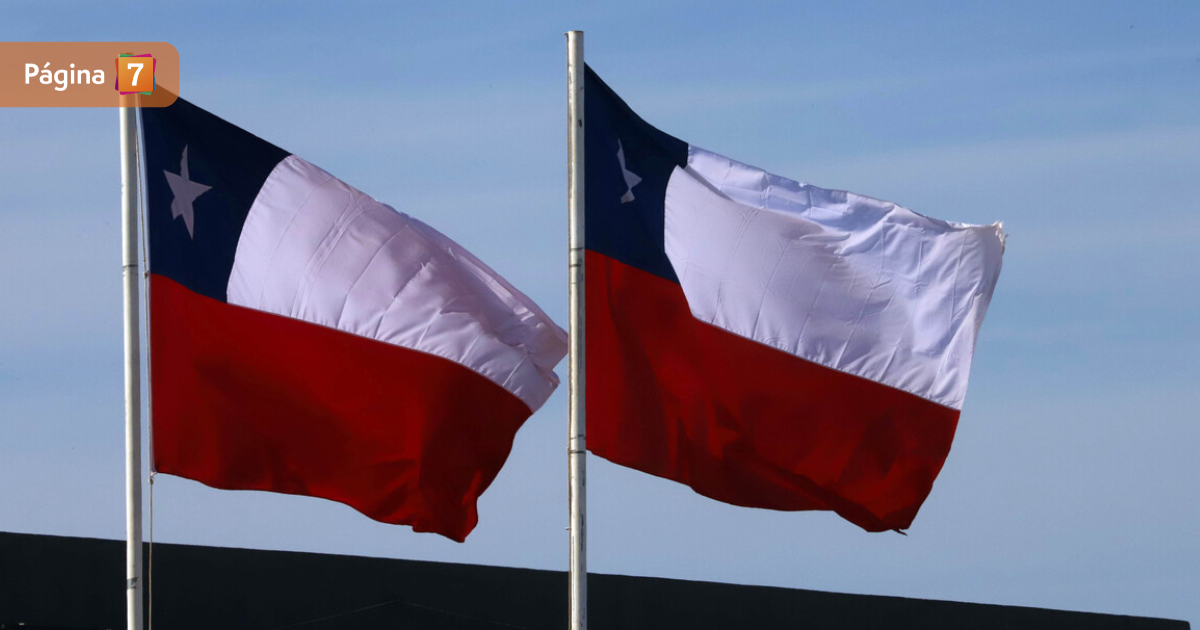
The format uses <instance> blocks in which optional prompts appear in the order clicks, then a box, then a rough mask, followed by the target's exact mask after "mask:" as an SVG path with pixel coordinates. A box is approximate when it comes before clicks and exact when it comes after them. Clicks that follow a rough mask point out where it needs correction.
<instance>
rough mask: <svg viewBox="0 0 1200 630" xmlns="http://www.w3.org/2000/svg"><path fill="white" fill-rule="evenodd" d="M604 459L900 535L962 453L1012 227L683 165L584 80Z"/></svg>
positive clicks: (726, 167) (688, 155)
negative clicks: (963, 418)
mask: <svg viewBox="0 0 1200 630" xmlns="http://www.w3.org/2000/svg"><path fill="white" fill-rule="evenodd" d="M584 92H585V97H584V101H585V102H584V105H585V107H584V111H585V114H586V117H587V122H586V125H585V126H586V130H585V134H586V137H585V149H586V157H585V159H586V173H585V195H586V199H585V201H586V208H587V213H586V219H585V221H586V223H585V228H586V235H587V239H586V250H587V251H586V259H585V265H586V270H587V271H586V297H585V302H586V314H587V315H586V316H587V329H586V344H587V392H588V395H587V423H588V436H587V441H588V447H589V449H590V450H591V451H592V452H594V453H596V454H597V455H600V456H601V457H604V458H606V459H608V460H610V461H612V462H615V463H617V464H621V465H624V466H629V467H631V468H635V469H638V470H641V471H644V472H647V473H650V474H653V475H657V476H659V477H664V478H667V479H672V480H674V481H678V482H680V483H683V484H686V485H688V486H690V487H691V488H692V489H694V490H695V491H696V492H698V493H700V494H703V495H705V496H708V497H712V498H714V499H717V500H720V501H725V502H728V503H733V504H736V505H744V506H751V507H759V508H771V509H776V510H833V511H835V512H837V513H838V514H840V515H841V516H842V517H844V518H846V519H847V520H849V521H851V522H853V523H854V524H856V525H858V526H860V527H862V528H863V529H866V530H868V531H884V530H891V529H897V530H899V529H905V528H907V527H909V525H911V524H912V521H913V518H914V517H915V516H916V514H917V510H918V509H919V508H920V506H921V503H922V502H923V501H924V500H925V497H926V496H927V495H928V494H929V491H930V489H931V487H932V485H933V481H934V479H935V478H936V477H937V474H938V472H939V471H940V470H941V468H942V464H943V463H944V462H945V460H946V456H947V454H948V453H949V451H950V443H951V440H952V439H953V437H954V430H955V427H956V425H957V423H958V417H959V411H960V410H961V409H962V404H963V397H964V395H965V394H966V389H967V376H968V373H969V372H970V367H971V354H972V351H973V350H974V346H975V338H976V335H977V333H978V331H979V326H980V324H981V323H982V321H983V316H984V313H985V312H986V311H987V307H988V302H989V301H990V300H991V297H992V290H993V288H994V287H995V285H996V280H997V278H998V277H999V274H1000V264H1001V255H1002V253H1003V250H1004V236H1003V233H1002V232H1001V226H1000V224H998V223H997V224H995V225H987V226H977V225H964V224H961V223H952V222H948V221H940V220H937V219H931V218H928V217H924V216H921V215H919V214H916V213H915V212H912V211H910V210H908V209H906V208H902V207H900V206H897V205H895V204H893V203H889V202H886V201H880V200H878V199H872V198H869V197H864V196H861V195H856V194H853V193H848V192H844V191H837V190H825V189H822V188H817V187H815V186H811V185H808V184H802V183H798V182H795V181H792V180H789V179H784V178H782V177H779V176H776V175H772V174H770V173H767V172H764V171H762V170H760V169H757V168H754V167H752V166H748V165H746V164H742V163H740V162H736V161H734V160H730V159H729V158H725V157H722V156H720V155H717V154H715V153H711V152H709V151H705V150H704V149H700V148H698V147H695V146H691V145H688V144H686V143H684V142H682V141H680V140H678V139H676V138H673V137H671V136H669V135H667V134H665V133H663V132H661V131H659V130H657V129H655V128H654V127H651V126H650V125H648V124H647V123H646V122H645V121H643V120H642V119H641V118H639V117H638V116H637V114H635V113H634V112H633V111H632V110H631V109H630V108H629V107H628V106H627V105H626V104H625V103H624V102H623V101H622V100H621V99H620V98H619V97H618V96H617V95H616V94H615V93H614V92H613V91H612V90H611V89H610V88H609V87H608V86H607V85H605V84H604V82H603V81H601V80H600V79H599V77H597V76H596V74H595V73H594V72H592V71H591V69H588V70H587V71H586V78H585V86H584Z"/></svg>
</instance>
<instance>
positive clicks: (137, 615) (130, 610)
mask: <svg viewBox="0 0 1200 630" xmlns="http://www.w3.org/2000/svg"><path fill="white" fill-rule="evenodd" d="M118 111H119V112H120V116H121V229H122V235H121V246H122V254H121V273H122V275H123V276H124V285H125V538H126V547H125V577H126V583H125V588H126V591H125V600H126V601H125V603H126V619H127V620H128V628H129V630H141V629H142V587H143V584H142V477H141V475H142V381H141V348H140V343H139V342H140V339H139V326H138V264H137V242H138V239H137V152H136V149H137V108H135V107H120V108H118Z"/></svg>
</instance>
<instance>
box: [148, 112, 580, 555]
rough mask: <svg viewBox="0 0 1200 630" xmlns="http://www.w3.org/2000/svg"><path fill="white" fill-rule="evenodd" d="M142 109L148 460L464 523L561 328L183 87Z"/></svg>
mask: <svg viewBox="0 0 1200 630" xmlns="http://www.w3.org/2000/svg"><path fill="white" fill-rule="evenodd" d="M141 116H142V129H143V137H144V143H145V147H146V188H147V201H146V212H147V234H148V239H149V242H150V278H149V283H150V323H149V330H150V347H151V363H150V366H151V374H150V379H151V387H152V389H153V397H152V423H153V427H152V428H153V465H154V468H155V470H156V471H157V472H163V473H169V474H174V475H178V476H181V477H187V478H189V479H194V480H196V481H200V482H202V483H205V484H207V485H209V486H213V487H216V488H224V489H243V490H266V491H272V492H282V493H288V494H299V495H308V496H315V497H321V498H326V499H331V500H334V501H340V502H342V503H345V504H347V505H350V506H351V507H353V508H355V509H357V510H359V511H360V512H362V513H363V514H365V515H367V516H369V517H371V518H373V519H376V520H379V521H383V522H388V523H398V524H406V525H411V526H412V527H413V529H415V530H416V531H428V532H436V533H439V534H442V535H444V536H446V537H448V538H451V539H454V540H458V541H461V540H463V539H465V537H466V536H467V534H468V533H470V531H471V530H472V528H474V526H475V524H476V522H477V520H478V516H477V512H476V501H477V499H478V498H479V496H480V495H481V494H482V493H483V492H484V490H486V489H487V487H488V485H489V484H490V483H491V482H492V480H493V479H494V478H495V476H496V475H497V473H498V472H499V470H500V468H501V467H502V466H503V464H504V462H505V460H506V459H507V457H508V453H509V451H510V450H511V447H512V443H513V439H514V437H515V435H516V432H517V430H518V429H519V428H520V427H521V425H522V424H523V423H524V421H525V420H526V419H527V418H528V417H529V416H530V415H531V414H532V413H533V412H534V411H536V410H537V409H538V408H539V407H541V406H542V404H543V403H545V401H546V399H547V398H548V397H549V396H550V394H551V393H552V392H553V391H554V389H555V387H556V386H557V385H558V378H557V376H556V375H555V374H554V371H553V368H554V366H555V365H556V364H557V363H558V362H559V361H560V360H561V359H562V357H563V356H564V355H565V353H566V334H565V333H564V332H563V331H562V330H561V329H560V328H559V327H558V326H556V325H555V324H554V322H553V321H551V320H550V318H549V317H548V316H547V315H546V314H545V313H543V312H542V310H541V309H540V308H538V306H537V305H536V304H534V303H533V301H532V300H530V299H529V298H528V297H526V296H525V295H524V294H522V293H521V292H520V291H518V290H517V289H516V288H514V287H513V286H512V285H511V284H509V283H508V282H507V281H505V280H504V279H503V278H502V277H500V276H499V275H498V274H497V273H496V272H494V271H493V270H492V269H491V268H489V267H488V266H487V265H486V264H484V263H483V262H482V261H480V260H479V259H478V258H476V257H475V256H473V255H471V253H470V252H468V251H466V250H465V249H464V248H462V247H461V246H460V245H458V244H457V243H455V242H454V241H452V240H451V239H449V238H448V237H446V236H445V235H443V234H441V233H440V232H438V231H437V230H435V229H433V228H432V227H430V226H429V225H426V224H425V223H422V222H421V221H419V220H417V219H415V218H413V217H410V216H408V215H406V214H404V213H401V212H397V211H396V210H394V209H393V208H391V207H389V206H386V205H384V204H382V203H380V202H378V201H376V200H375V199H373V198H371V197H370V196H368V195H366V194H364V193H362V192H360V191H358V190H356V189H355V188H353V187H351V186H349V185H347V184H345V183H344V182H342V181H340V180H338V179H337V178H335V177H333V176H332V175H330V174H329V173H327V172H325V171H323V170H321V169H320V168H318V167H316V166H314V165H313V164H311V163H309V162H307V161H305V160H304V159H302V158H300V157H298V156H295V155H291V154H289V153H288V152H286V151H284V150H282V149H279V148H278V147H276V146H274V145H272V144H270V143H268V142H266V141H264V140H262V139H260V138H257V137H255V136H254V135H252V134H250V133H249V132H246V131H244V130H242V129H239V128H238V127H236V126H234V125H232V124H230V123H228V122H226V121H224V120H221V119H220V118H218V117H216V116H214V115H212V114H210V113H208V112H206V111H204V110H202V109H200V108H198V107H196V106H194V105H192V104H191V103H188V102H187V101H185V100H183V99H179V100H177V101H176V103H175V104H174V105H172V106H170V107H166V108H159V109H144V110H142V111H141Z"/></svg>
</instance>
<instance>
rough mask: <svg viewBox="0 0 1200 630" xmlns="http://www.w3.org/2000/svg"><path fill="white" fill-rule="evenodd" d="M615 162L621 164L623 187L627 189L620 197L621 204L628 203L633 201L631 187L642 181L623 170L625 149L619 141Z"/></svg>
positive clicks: (625, 169) (630, 172) (628, 171)
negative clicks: (623, 179)
mask: <svg viewBox="0 0 1200 630" xmlns="http://www.w3.org/2000/svg"><path fill="white" fill-rule="evenodd" d="M617 162H619V163H620V164H621V175H623V176H624V177H625V185H626V186H628V187H629V189H628V190H626V191H625V194H624V195H621V203H629V202H630V201H633V187H634V186H637V185H638V182H640V181H642V178H641V177H638V176H637V175H636V174H635V173H633V172H632V171H630V170H629V169H627V168H625V147H622V146H621V141H620V140H617Z"/></svg>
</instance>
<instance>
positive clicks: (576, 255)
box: [567, 31, 587, 630]
mask: <svg viewBox="0 0 1200 630" xmlns="http://www.w3.org/2000/svg"><path fill="white" fill-rule="evenodd" d="M583 132H584V129H583V31H569V32H568V33H567V226H568V230H569V231H570V242H569V243H570V244H569V247H570V250H569V255H568V264H569V267H570V285H571V288H570V298H569V300H570V303H569V308H570V315H569V317H570V320H571V334H570V340H569V342H568V344H569V345H568V348H569V350H570V357H571V358H570V362H569V366H570V367H569V368H568V369H569V370H570V375H569V377H568V379H567V380H568V385H567V389H568V393H569V399H568V403H567V416H568V420H567V433H568V444H567V465H568V468H569V469H570V472H569V475H570V483H571V490H570V510H571V526H570V531H571V569H570V579H569V582H570V587H569V590H570V623H571V626H570V628H571V630H586V629H587V509H586V506H587V502H586V489H587V484H586V482H585V480H584V477H585V473H586V472H587V467H586V465H585V464H586V461H585V459H584V458H585V456H586V455H587V441H586V439H585V435H586V428H587V422H586V416H585V407H584V400H585V398H584V383H585V381H584V343H583V323H584V291H583V289H584V284H583V255H584V254H583V212H584V207H583V136H584V133H583Z"/></svg>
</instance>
